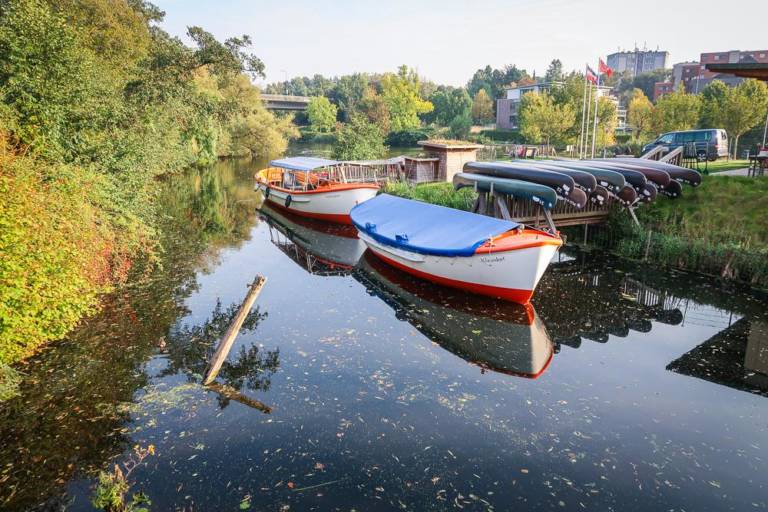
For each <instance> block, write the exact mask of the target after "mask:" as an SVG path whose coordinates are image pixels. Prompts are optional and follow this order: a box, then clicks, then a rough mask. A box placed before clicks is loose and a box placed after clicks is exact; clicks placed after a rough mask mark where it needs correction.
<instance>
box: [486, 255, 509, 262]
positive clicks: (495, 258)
mask: <svg viewBox="0 0 768 512" xmlns="http://www.w3.org/2000/svg"><path fill="white" fill-rule="evenodd" d="M505 259H506V258H505V257H504V256H492V257H491V256H483V257H482V258H480V261H482V262H483V263H498V262H500V261H504V260H505Z"/></svg>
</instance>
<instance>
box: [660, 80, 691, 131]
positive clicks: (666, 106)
mask: <svg viewBox="0 0 768 512" xmlns="http://www.w3.org/2000/svg"><path fill="white" fill-rule="evenodd" d="M700 110H701V98H700V97H699V96H696V95H694V94H687V93H685V92H683V91H678V92H673V93H670V94H665V95H664V96H662V97H661V98H659V100H658V101H657V102H656V108H655V109H654V110H653V122H652V126H653V130H654V132H656V133H657V134H661V133H665V132H671V131H675V130H690V129H691V128H694V127H695V126H696V124H697V123H698V122H699V111H700Z"/></svg>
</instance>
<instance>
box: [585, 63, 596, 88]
mask: <svg viewBox="0 0 768 512" xmlns="http://www.w3.org/2000/svg"><path fill="white" fill-rule="evenodd" d="M586 79H587V80H589V81H590V82H592V83H593V84H596V83H597V73H595V72H594V70H593V69H592V68H591V67H589V66H587V73H586Z"/></svg>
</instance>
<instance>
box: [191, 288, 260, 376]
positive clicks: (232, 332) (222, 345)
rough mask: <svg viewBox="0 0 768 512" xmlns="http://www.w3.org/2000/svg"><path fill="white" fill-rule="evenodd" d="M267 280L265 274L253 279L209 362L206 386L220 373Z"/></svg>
mask: <svg viewBox="0 0 768 512" xmlns="http://www.w3.org/2000/svg"><path fill="white" fill-rule="evenodd" d="M266 282H267V278H266V277H264V276H256V279H254V280H253V283H252V284H251V289H250V291H249V292H248V295H246V296H245V300H244V301H243V304H242V305H241V306H240V310H239V311H238V312H237V315H235V319H234V320H233V321H232V324H231V325H230V326H229V328H228V329H227V332H225V333H224V336H222V338H221V341H219V345H218V346H217V347H216V352H215V353H214V354H213V357H212V358H211V362H210V363H209V364H208V368H207V369H206V373H205V378H204V379H203V385H204V386H205V385H208V384H210V383H211V382H213V379H215V378H216V376H217V375H218V374H219V370H221V365H222V364H224V361H226V359H227V356H228V355H229V351H230V350H231V349H232V345H233V344H234V343H235V338H237V334H238V333H239V332H240V327H241V326H242V325H243V322H244V321H245V317H247V316H248V312H250V311H251V307H253V303H254V302H256V298H257V297H258V296H259V293H260V292H261V289H262V288H263V287H264V283H266Z"/></svg>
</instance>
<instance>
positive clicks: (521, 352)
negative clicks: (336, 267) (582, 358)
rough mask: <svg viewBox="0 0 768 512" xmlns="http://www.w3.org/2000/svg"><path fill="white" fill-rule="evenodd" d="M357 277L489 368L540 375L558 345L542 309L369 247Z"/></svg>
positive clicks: (425, 329)
mask: <svg viewBox="0 0 768 512" xmlns="http://www.w3.org/2000/svg"><path fill="white" fill-rule="evenodd" d="M354 277H355V279H357V280H358V281H360V283H362V284H363V285H364V286H365V287H366V289H367V290H368V293H370V294H371V295H375V296H377V297H379V298H380V299H381V300H383V301H384V302H385V303H386V304H387V305H388V306H390V307H391V308H392V309H393V310H394V311H395V316H396V317H397V318H398V319H399V320H405V321H407V322H409V323H410V324H411V325H413V326H414V327H415V328H416V329H418V330H419V331H421V332H422V333H423V334H424V335H426V336H427V337H428V338H429V339H431V340H432V341H434V342H436V343H438V344H439V345H440V346H441V347H443V348H444V349H446V350H448V351H450V352H453V353H454V354H456V355H458V356H460V357H462V358H463V359H466V360H467V361H469V362H470V363H472V364H476V365H478V366H480V367H481V368H483V369H484V370H486V369H487V370H492V371H494V372H499V373H505V374H508V375H515V376H520V377H528V378H536V377H538V376H539V375H541V374H542V373H543V372H544V371H545V370H546V369H547V366H548V365H549V362H550V361H551V360H552V355H553V353H554V347H553V345H552V342H551V341H550V339H549V335H548V334H547V330H546V328H545V327H544V323H543V322H542V321H541V319H540V318H539V316H538V315H537V314H536V310H535V309H534V308H533V307H532V306H530V305H528V306H522V305H519V304H514V303H508V302H502V301H497V300H493V299H490V298H487V297H482V296H474V295H469V294H466V293H463V292H461V291H457V290H452V289H449V288H444V287H441V286H437V285H433V284H431V283H427V282H423V281H419V280H414V279H413V277H411V276H409V275H408V274H405V273H404V272H401V271H400V270H397V269H395V268H393V267H391V266H389V265H387V264H386V263H384V262H382V261H381V260H379V259H378V258H377V257H376V256H375V255H373V254H372V253H371V252H370V251H368V252H367V253H366V254H365V256H364V257H363V259H362V260H361V261H360V264H359V267H358V270H357V271H356V272H355V273H354Z"/></svg>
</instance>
